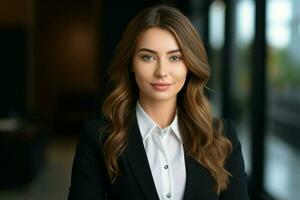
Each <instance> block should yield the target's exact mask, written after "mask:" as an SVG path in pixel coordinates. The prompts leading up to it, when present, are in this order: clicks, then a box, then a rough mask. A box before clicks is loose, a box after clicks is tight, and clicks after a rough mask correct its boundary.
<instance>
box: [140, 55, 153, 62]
mask: <svg viewBox="0 0 300 200" xmlns="http://www.w3.org/2000/svg"><path fill="white" fill-rule="evenodd" d="M142 59H143V60H144V61H151V60H154V58H153V57H152V56H149V55H144V56H142Z"/></svg>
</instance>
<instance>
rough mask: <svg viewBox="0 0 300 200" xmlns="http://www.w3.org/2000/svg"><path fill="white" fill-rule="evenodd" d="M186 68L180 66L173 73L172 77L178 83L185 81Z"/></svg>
mask: <svg viewBox="0 0 300 200" xmlns="http://www.w3.org/2000/svg"><path fill="white" fill-rule="evenodd" d="M187 71H188V70H187V67H185V66H182V67H180V68H177V70H176V71H174V75H173V76H174V77H175V78H176V79H177V80H178V81H183V82H184V81H185V79H186V76H187Z"/></svg>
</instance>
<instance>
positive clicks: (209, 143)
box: [102, 5, 232, 192]
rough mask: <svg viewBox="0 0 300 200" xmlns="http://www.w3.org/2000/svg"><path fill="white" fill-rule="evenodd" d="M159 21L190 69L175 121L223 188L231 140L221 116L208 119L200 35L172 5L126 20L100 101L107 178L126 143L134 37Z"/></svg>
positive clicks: (132, 100) (133, 97)
mask: <svg viewBox="0 0 300 200" xmlns="http://www.w3.org/2000/svg"><path fill="white" fill-rule="evenodd" d="M151 27H159V28H162V29H164V30H168V31H170V32H171V33H172V34H174V36H175V37H176V39H177V42H178V45H179V47H180V49H181V51H182V55H183V59H184V62H185V64H186V66H187V67H188V70H189V73H188V75H187V79H186V82H185V85H184V86H183V88H182V90H181V91H180V92H179V93H178V95H177V113H178V121H179V127H180V131H181V134H182V138H183V145H184V149H185V151H186V153H187V154H188V155H189V156H191V157H192V158H194V159H195V160H196V161H197V162H199V163H200V164H201V165H203V166H204V167H205V168H207V169H208V171H209V172H210V173H211V175H212V176H213V178H214V180H215V191H216V192H220V191H221V190H224V189H226V188H227V186H228V183H229V176H230V174H229V172H227V171H226V170H225V168H224V164H225V160H226V158H227V157H228V155H229V154H230V152H231V150H232V145H231V143H230V141H229V140H228V139H226V138H225V137H224V136H223V135H222V132H223V125H222V122H221V120H217V119H215V120H213V118H212V112H211V108H210V103H209V101H208V99H207V97H206V96H205V94H204V90H205V85H206V84H207V82H208V80H209V78H210V67H209V65H208V62H207V56H206V52H205V49H204V46H203V44H202V41H201V38H200V36H199V35H198V33H197V31H196V30H195V28H194V27H193V25H192V24H191V22H190V21H189V20H188V19H187V18H186V17H185V16H184V15H183V14H182V13H180V12H179V11H178V10H177V9H175V8H173V7H169V6H165V5H160V6H154V7H150V8H147V9H145V10H143V11H141V12H140V13H139V14H138V15H137V16H136V17H134V18H133V19H132V20H131V22H130V23H129V25H128V26H127V28H126V30H125V32H124V34H123V37H122V38H121V40H120V42H119V43H118V45H117V48H116V51H115V55H114V58H113V60H112V63H111V66H110V69H109V76H110V80H111V81H112V83H113V84H114V88H113V90H112V92H111V93H110V94H109V95H108V97H107V98H106V99H105V101H104V103H103V105H102V112H103V114H104V116H105V118H106V120H107V127H106V129H105V131H107V132H108V133H109V136H108V138H107V140H106V141H105V143H104V157H105V161H106V165H107V168H108V172H109V175H110V178H111V180H112V179H113V178H114V177H115V176H117V175H120V174H121V172H120V170H119V168H118V163H117V159H118V157H119V156H120V155H121V153H122V152H123V151H124V149H125V148H126V144H127V143H126V142H127V140H126V139H127V134H128V128H129V127H128V126H129V124H130V120H131V119H132V116H133V114H135V110H134V109H133V108H135V104H136V101H137V98H138V88H137V85H136V82H135V78H134V75H133V74H132V72H131V71H130V68H131V65H132V58H133V54H134V51H135V47H136V42H137V38H138V37H139V36H140V35H141V34H142V33H143V32H144V31H145V30H147V29H149V28H151Z"/></svg>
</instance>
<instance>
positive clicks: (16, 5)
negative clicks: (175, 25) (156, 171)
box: [0, 0, 300, 200]
mask: <svg viewBox="0 0 300 200" xmlns="http://www.w3.org/2000/svg"><path fill="white" fill-rule="evenodd" d="M155 3H166V4H170V5H173V6H176V7H177V8H179V9H180V10H181V11H182V12H184V13H185V14H186V15H187V16H188V17H189V18H190V19H191V20H192V22H193V24H194V25H195V27H196V28H197V30H198V31H199V33H200V35H201V36H202V39H203V42H204V44H205V46H206V49H207V53H208V56H209V61H210V65H211V67H212V74H213V75H212V79H211V81H210V83H209V88H211V90H209V91H208V94H209V97H210V98H211V101H212V104H213V111H214V115H215V116H221V117H226V118H231V119H233V121H234V123H235V126H236V129H237V132H238V135H239V138H240V140H241V143H242V148H243V149H242V150H243V154H244V158H245V165H246V171H247V175H248V182H249V193H250V196H251V199H253V200H260V199H264V200H265V199H266V200H269V199H271V200H295V199H298V198H299V196H300V190H299V187H300V173H298V170H299V169H300V154H299V152H300V78H299V77H300V53H299V52H300V1H299V0H161V1H159V0H157V1H146V0H131V1H122V0H85V1H80V0H73V1H69V0H60V1H53V0H51V1H50V0H43V1H42V0H1V2H0V200H19V199H20V200H27V199H28V200H40V199H43V200H47V199H49V200H50V199H56V200H62V199H66V198H67V194H68V189H69V185H70V175H71V166H72V160H73V157H74V153H75V145H76V143H77V138H78V134H79V133H80V130H81V128H82V124H83V123H84V121H86V120H89V119H91V118H95V117H97V116H98V114H99V111H100V103H101V99H102V98H103V93H104V92H103V91H104V87H105V83H106V81H107V80H106V77H105V73H106V70H107V66H108V65H109V62H110V59H111V57H112V54H113V50H114V47H115V45H116V42H117V41H118V40H119V38H120V36H121V34H122V31H123V30H124V27H125V26H126V24H127V23H128V21H129V20H130V19H131V18H132V16H134V15H135V14H136V13H137V12H138V11H139V10H140V9H142V8H144V7H146V6H149V5H152V4H155Z"/></svg>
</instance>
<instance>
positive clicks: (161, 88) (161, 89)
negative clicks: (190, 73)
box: [151, 83, 172, 91]
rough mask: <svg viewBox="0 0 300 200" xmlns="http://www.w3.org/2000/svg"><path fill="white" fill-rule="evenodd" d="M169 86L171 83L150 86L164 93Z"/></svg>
mask: <svg viewBox="0 0 300 200" xmlns="http://www.w3.org/2000/svg"><path fill="white" fill-rule="evenodd" d="M171 85H172V84H171V83H151V86H152V87H153V88H154V89H155V90H158V91H166V90H167V89H168V88H169V87H170V86H171Z"/></svg>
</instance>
